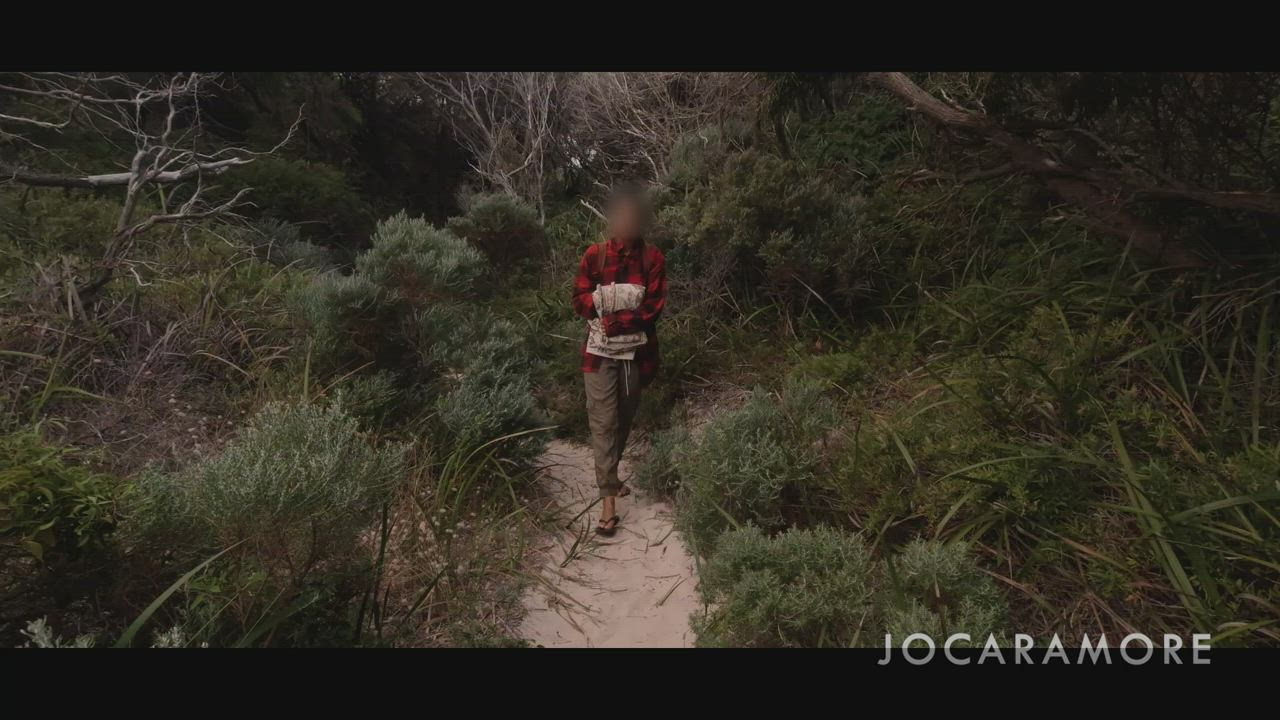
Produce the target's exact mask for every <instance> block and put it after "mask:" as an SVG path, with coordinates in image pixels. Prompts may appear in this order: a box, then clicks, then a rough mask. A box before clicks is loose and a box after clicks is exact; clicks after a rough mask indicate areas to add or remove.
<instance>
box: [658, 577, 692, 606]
mask: <svg viewBox="0 0 1280 720" xmlns="http://www.w3.org/2000/svg"><path fill="white" fill-rule="evenodd" d="M688 579H689V576H688V575H685V576H684V577H682V578H680V579H679V580H678V581H677V582H676V584H675V585H672V586H671V589H670V590H668V591H667V594H666V595H663V596H662V599H661V600H659V601H658V604H657V605H656V606H655V607H662V604H663V603H665V602H666V601H667V598H669V597H671V593H673V592H675V591H676V588H678V587H680V586H681V585H683V584H684V581H685V580H688Z"/></svg>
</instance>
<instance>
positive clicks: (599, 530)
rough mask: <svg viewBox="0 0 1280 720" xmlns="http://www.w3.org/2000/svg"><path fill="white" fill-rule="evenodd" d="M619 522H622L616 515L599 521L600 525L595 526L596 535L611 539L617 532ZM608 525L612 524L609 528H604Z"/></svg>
mask: <svg viewBox="0 0 1280 720" xmlns="http://www.w3.org/2000/svg"><path fill="white" fill-rule="evenodd" d="M621 521H622V518H620V517H618V516H617V515H614V516H613V517H611V518H609V519H608V520H601V521H600V523H602V524H597V525H596V534H597V535H603V536H605V537H613V534H614V533H616V532H618V523H619V522H621ZM609 523H612V524H611V525H609V527H605V525H607V524H609Z"/></svg>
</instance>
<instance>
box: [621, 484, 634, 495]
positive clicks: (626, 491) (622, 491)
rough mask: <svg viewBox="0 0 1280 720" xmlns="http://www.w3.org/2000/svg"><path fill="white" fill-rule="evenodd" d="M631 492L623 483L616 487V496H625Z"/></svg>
mask: <svg viewBox="0 0 1280 720" xmlns="http://www.w3.org/2000/svg"><path fill="white" fill-rule="evenodd" d="M630 494H631V488H629V487H627V486H626V485H623V486H621V487H619V488H618V497H626V496H628V495H630Z"/></svg>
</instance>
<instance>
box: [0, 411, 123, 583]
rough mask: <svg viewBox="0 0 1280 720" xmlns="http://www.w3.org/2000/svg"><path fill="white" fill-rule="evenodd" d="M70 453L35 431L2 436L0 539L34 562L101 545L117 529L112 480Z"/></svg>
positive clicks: (0, 460) (113, 482) (0, 448)
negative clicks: (70, 459) (73, 459)
mask: <svg viewBox="0 0 1280 720" xmlns="http://www.w3.org/2000/svg"><path fill="white" fill-rule="evenodd" d="M68 454H69V451H68V450H67V449H65V448H60V447H55V446H52V445H48V444H46V443H45V442H44V441H43V440H42V439H41V437H40V434H39V432H37V431H35V430H27V431H22V432H17V433H14V434H12V435H8V436H6V437H0V539H3V540H5V541H6V542H15V543H17V544H18V545H20V546H21V547H22V548H24V549H25V550H26V551H27V552H29V553H31V554H32V555H34V556H35V557H36V558H37V559H46V558H48V557H49V556H50V555H51V554H53V553H54V552H58V553H63V554H69V555H76V554H78V553H80V552H81V551H83V550H86V549H90V548H93V547H96V546H100V545H101V544H102V543H103V542H104V540H105V539H106V538H107V536H108V535H109V534H110V533H111V531H112V530H113V528H114V527H115V513H114V503H115V488H116V481H115V480H114V479H113V478H111V477H109V476H107V475H104V474H102V473H96V472H93V471H91V470H89V469H88V468H85V467H83V466H80V465H75V464H71V463H68V462H67V459H68Z"/></svg>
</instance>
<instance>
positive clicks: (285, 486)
mask: <svg viewBox="0 0 1280 720" xmlns="http://www.w3.org/2000/svg"><path fill="white" fill-rule="evenodd" d="M403 453H404V449H403V448H402V447H399V446H388V447H385V448H381V449H377V448H374V447H371V446H370V445H369V443H368V441H367V440H365V439H364V438H362V437H361V436H360V434H359V432H358V430H357V427H356V421H355V419H354V418H352V417H351V416H350V415H348V414H347V413H346V412H344V411H343V410H342V409H340V408H338V407H337V406H334V405H330V406H327V407H326V406H320V405H313V404H296V405H286V404H281V403H271V404H268V405H267V406H265V407H264V408H263V409H262V410H261V411H260V412H258V414H256V415H255V416H254V417H253V418H252V420H250V422H249V424H248V425H247V426H246V427H245V428H244V429H242V430H241V431H240V432H239V433H238V434H237V435H236V437H235V439H234V440H233V441H232V442H231V443H229V444H228V445H227V446H226V447H225V448H224V449H223V450H222V452H221V453H219V454H217V455H215V456H213V457H209V458H205V459H202V460H199V461H197V462H196V463H194V464H192V465H190V466H188V467H186V468H184V469H182V470H180V471H179V472H177V473H174V474H168V473H155V472H153V473H150V474H149V475H148V476H147V477H146V478H145V480H144V481H142V482H140V483H139V485H138V486H137V488H136V495H135V497H134V498H133V502H132V506H133V517H132V521H133V522H135V523H138V524H139V525H140V526H143V527H147V526H165V525H170V524H172V523H178V524H179V525H180V526H181V527H182V528H184V529H185V531H187V532H190V533H192V535H193V536H194V537H197V538H200V539H202V540H204V541H205V543H206V545H205V546H206V547H226V546H228V545H230V544H232V543H235V542H238V541H240V540H243V539H246V538H250V537H253V538H267V537H273V536H279V539H281V540H285V541H287V542H289V543H291V544H292V543H294V542H301V543H303V544H306V545H309V546H310V545H313V544H314V545H315V546H316V547H314V548H312V551H313V552H321V551H326V552H327V551H332V550H341V549H342V546H343V544H344V543H347V542H350V541H351V539H352V537H353V534H354V533H355V532H356V531H358V530H359V529H360V528H362V527H364V526H365V525H367V524H368V523H369V522H370V519H371V517H370V516H369V515H368V514H367V513H369V511H370V510H371V509H373V508H375V507H377V506H378V505H379V503H381V502H382V501H384V500H385V499H386V498H387V497H388V496H389V494H390V492H391V491H392V489H393V488H394V486H395V484H396V482H397V481H398V480H399V479H400V477H401V475H402V474H403V470H404V467H403V458H402V456H403Z"/></svg>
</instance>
